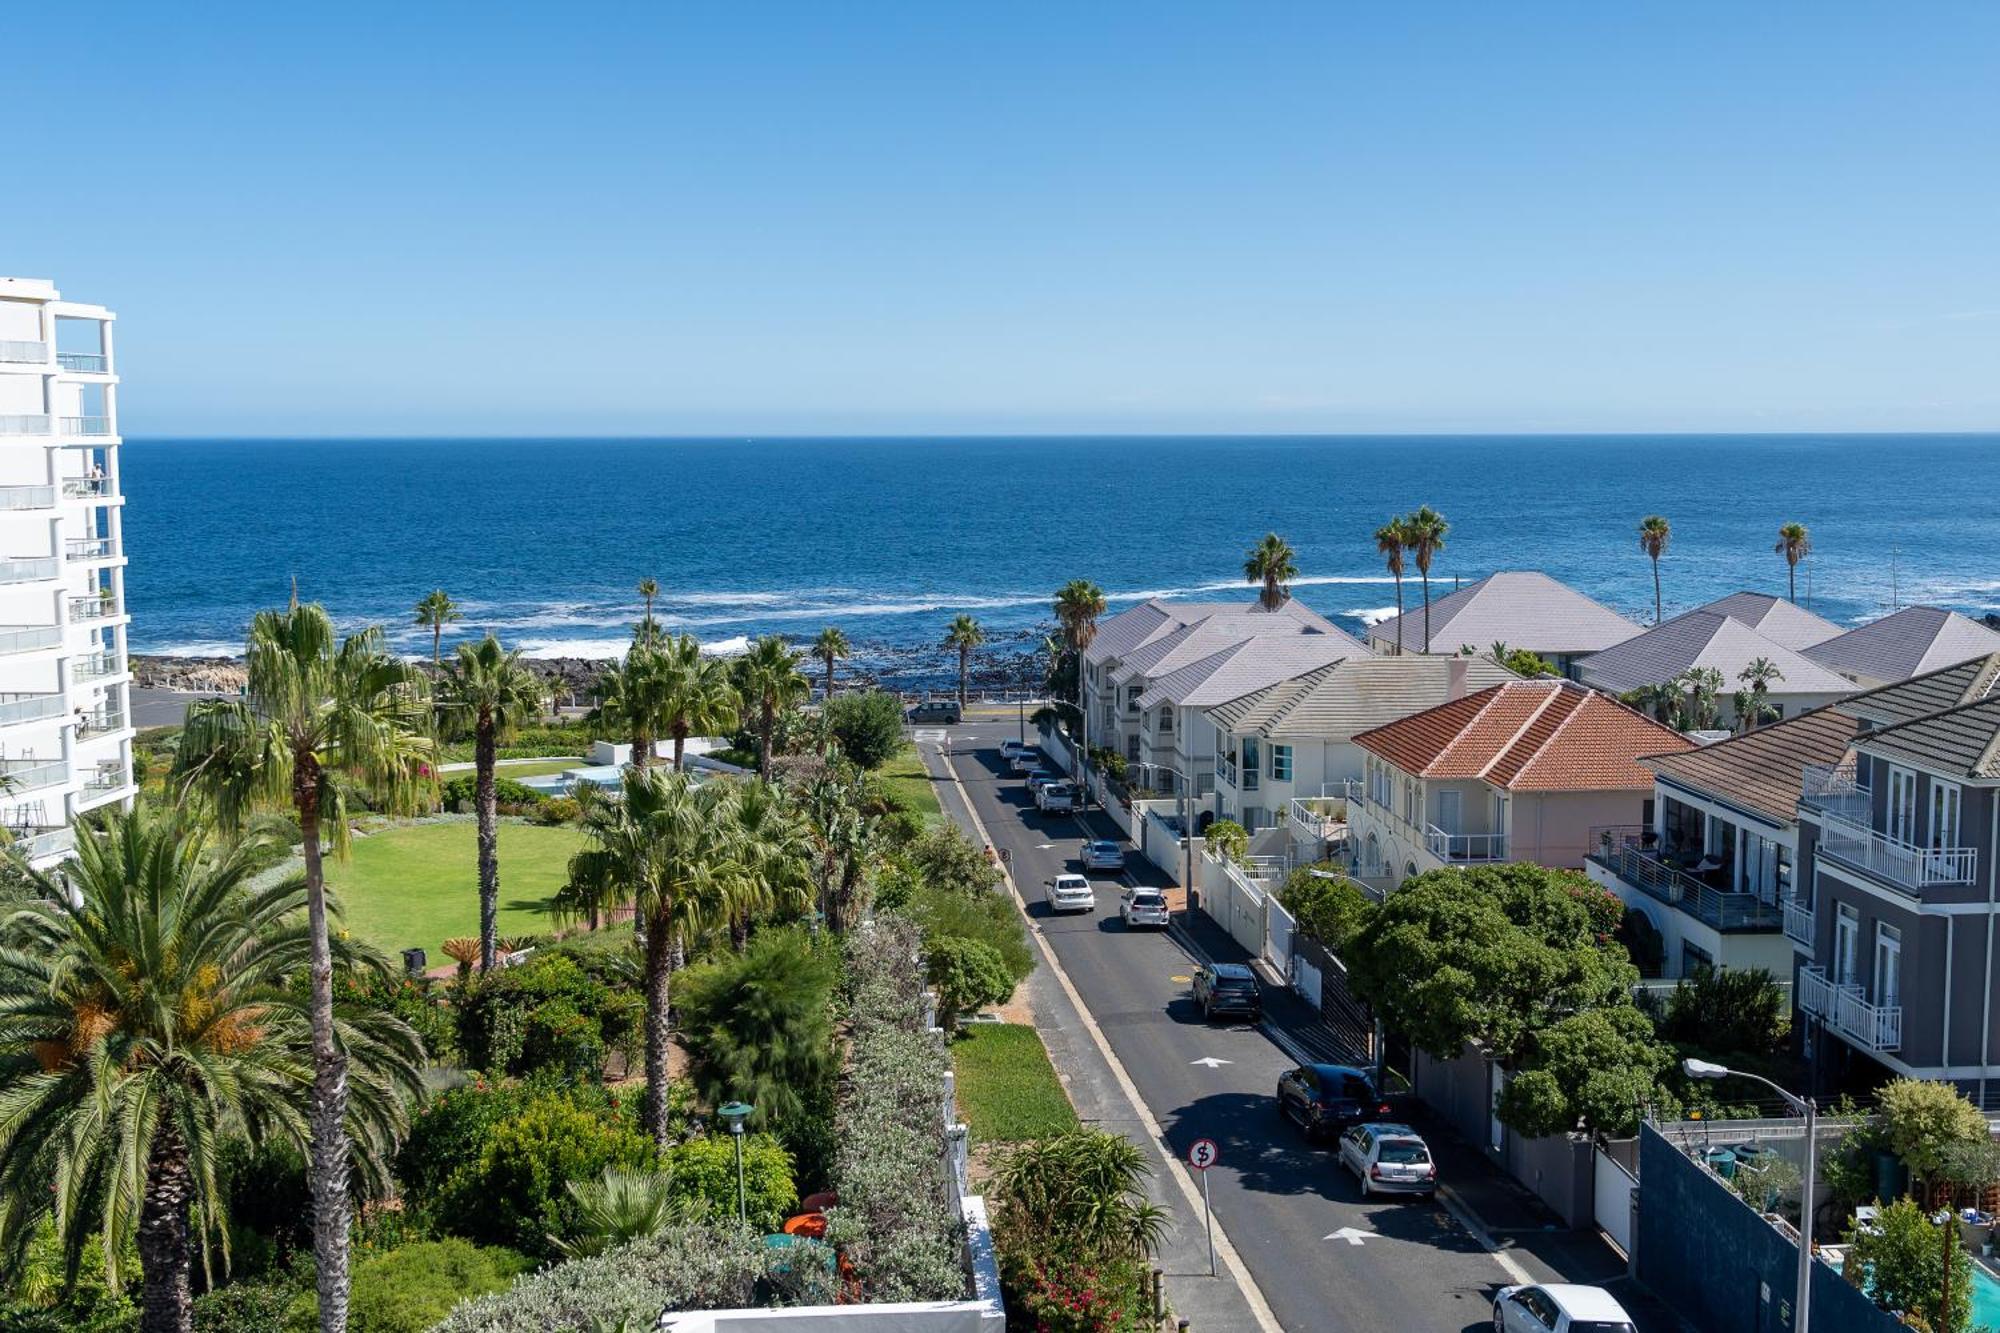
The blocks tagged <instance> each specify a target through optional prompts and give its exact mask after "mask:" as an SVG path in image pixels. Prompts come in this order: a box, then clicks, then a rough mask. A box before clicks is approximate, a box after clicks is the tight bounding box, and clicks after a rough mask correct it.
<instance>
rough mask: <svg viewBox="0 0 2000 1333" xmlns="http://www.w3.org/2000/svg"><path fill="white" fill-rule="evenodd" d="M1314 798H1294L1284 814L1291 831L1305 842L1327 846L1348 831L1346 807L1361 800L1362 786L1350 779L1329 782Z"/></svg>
mask: <svg viewBox="0 0 2000 1333" xmlns="http://www.w3.org/2000/svg"><path fill="white" fill-rule="evenodd" d="M1319 792H1320V794H1319V795H1317V796H1295V797H1293V798H1292V800H1291V804H1290V806H1289V807H1288V809H1287V811H1286V813H1287V815H1288V817H1289V818H1290V820H1291V825H1292V831H1293V832H1294V833H1295V834H1297V835H1298V836H1299V837H1301V838H1304V839H1307V840H1308V841H1318V842H1329V841H1332V840H1333V839H1335V838H1336V837H1339V836H1340V835H1342V834H1343V833H1344V832H1345V831H1346V828H1347V807H1348V805H1349V803H1351V802H1355V801H1359V800H1360V799H1361V793H1362V784H1361V783H1360V782H1358V781H1356V780H1354V779H1352V778H1350V779H1348V780H1347V781H1345V782H1329V783H1326V784H1325V785H1324V786H1322V787H1321V788H1320V789H1319Z"/></svg>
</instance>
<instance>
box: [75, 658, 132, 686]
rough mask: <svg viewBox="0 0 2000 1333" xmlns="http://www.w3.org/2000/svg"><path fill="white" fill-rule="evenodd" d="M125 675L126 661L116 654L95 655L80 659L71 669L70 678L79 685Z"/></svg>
mask: <svg viewBox="0 0 2000 1333" xmlns="http://www.w3.org/2000/svg"><path fill="white" fill-rule="evenodd" d="M124 674H125V659H124V658H122V657H120V656H119V655H118V654H116V653H93V654H91V655H90V656H88V657H79V658H77V659H76V660H75V661H74V662H72V663H71V664H70V669H69V678H70V679H71V680H73V681H75V682H76V683H77V684H79V685H81V684H84V683H85V682H87V681H93V680H104V679H106V678H107V677H110V676H122V675H124Z"/></svg>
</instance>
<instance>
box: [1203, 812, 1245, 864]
mask: <svg viewBox="0 0 2000 1333" xmlns="http://www.w3.org/2000/svg"><path fill="white" fill-rule="evenodd" d="M1201 836H1202V839H1203V845H1204V846H1205V847H1206V848H1207V849H1208V850H1209V851H1211V852H1214V853H1215V854H1216V855H1217V856H1219V857H1221V858H1222V859H1223V860H1225V861H1241V860H1242V859H1243V858H1244V857H1245V856H1248V855H1249V854H1250V832H1249V830H1248V829H1245V828H1244V827H1243V826H1242V825H1241V824H1239V823H1237V822H1236V821H1235V820H1233V819H1217V820H1213V821H1211V822H1210V823H1209V826H1208V827H1207V828H1206V829H1204V830H1203V831H1202V835H1201Z"/></svg>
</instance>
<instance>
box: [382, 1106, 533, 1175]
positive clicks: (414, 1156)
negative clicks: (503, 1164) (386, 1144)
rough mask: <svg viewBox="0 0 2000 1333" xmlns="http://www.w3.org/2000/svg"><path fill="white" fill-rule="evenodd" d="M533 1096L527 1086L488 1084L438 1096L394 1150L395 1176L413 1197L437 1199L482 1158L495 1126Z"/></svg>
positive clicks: (416, 1117)
mask: <svg viewBox="0 0 2000 1333" xmlns="http://www.w3.org/2000/svg"><path fill="white" fill-rule="evenodd" d="M529 1096H530V1093H529V1092H528V1090H527V1089H526V1088H519V1087H505V1088H495V1087H488V1086H487V1085H486V1084H485V1083H484V1082H480V1083H473V1084H467V1085H466V1086H464V1087H462V1088H453V1089H451V1090H450V1091H448V1092H444V1093H441V1094H439V1095H438V1096H437V1097H435V1098H433V1099H432V1100H431V1102H430V1104H429V1105H428V1106H426V1107H424V1108H423V1110H421V1111H419V1112H418V1113H417V1114H416V1116H415V1117H413V1118H412V1119H411V1121H410V1133H409V1137H408V1138H406V1139H404V1140H403V1147H402V1150H401V1151H400V1152H398V1153H397V1154H396V1178H397V1179H398V1180H400V1181H402V1183H403V1187H404V1188H405V1189H406V1190H408V1191H409V1192H410V1194H411V1195H412V1196H414V1197H415V1198H417V1199H420V1200H430V1199H434V1198H436V1197H437V1195H438V1193H439V1192H440V1191H441V1190H442V1189H443V1188H444V1185H445V1182H446V1181H447V1180H449V1179H450V1178H451V1176H452V1173H453V1172H455V1171H458V1170H460V1169H462V1168H464V1167H468V1166H472V1165H474V1164H476V1163H477V1162H478V1161H479V1154H480V1151H481V1149H482V1148H483V1147H484V1146H485V1143H486V1139H487V1136H488V1135H489V1134H490V1133H492V1131H493V1128H494V1126H496V1125H498V1124H499V1123H500V1122H502V1121H503V1120H506V1119H508V1118H509V1117H510V1116H513V1115H514V1114H516V1113H517V1112H519V1111H520V1109H521V1107H523V1106H524V1105H526V1104H527V1101H528V1098H529Z"/></svg>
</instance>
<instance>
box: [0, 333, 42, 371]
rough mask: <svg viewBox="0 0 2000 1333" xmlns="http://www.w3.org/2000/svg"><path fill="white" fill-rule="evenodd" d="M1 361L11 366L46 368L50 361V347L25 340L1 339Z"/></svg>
mask: <svg viewBox="0 0 2000 1333" xmlns="http://www.w3.org/2000/svg"><path fill="white" fill-rule="evenodd" d="M0 361H4V362H6V363H7V364H8V365H10V366H45V365H47V364H48V361H49V345H48V344H47V343H42V342H30V341H28V340H27V339H24V338H0Z"/></svg>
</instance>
